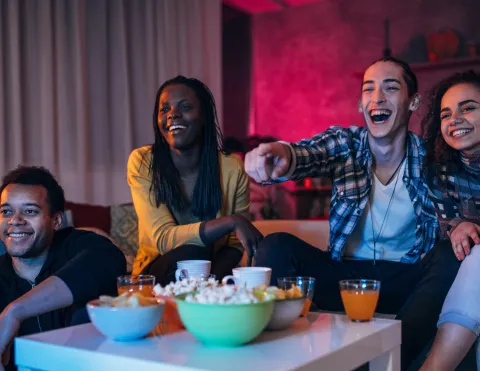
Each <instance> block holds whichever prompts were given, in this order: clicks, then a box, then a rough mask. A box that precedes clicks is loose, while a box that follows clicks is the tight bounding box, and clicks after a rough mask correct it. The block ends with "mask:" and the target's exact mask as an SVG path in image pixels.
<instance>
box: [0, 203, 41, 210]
mask: <svg viewBox="0 0 480 371" xmlns="http://www.w3.org/2000/svg"><path fill="white" fill-rule="evenodd" d="M22 206H27V207H32V206H34V207H37V208H39V209H41V207H40V205H39V204H36V203H35V202H27V203H24V204H22ZM0 207H11V205H10V204H9V203H8V202H5V203H4V204H1V205H0Z"/></svg>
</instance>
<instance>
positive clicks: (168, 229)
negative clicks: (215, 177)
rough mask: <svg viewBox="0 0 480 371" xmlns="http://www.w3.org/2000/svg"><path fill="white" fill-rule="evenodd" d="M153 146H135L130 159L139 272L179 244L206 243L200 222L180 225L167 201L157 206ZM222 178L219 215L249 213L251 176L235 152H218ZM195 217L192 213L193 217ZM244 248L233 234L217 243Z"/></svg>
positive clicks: (201, 244)
mask: <svg viewBox="0 0 480 371" xmlns="http://www.w3.org/2000/svg"><path fill="white" fill-rule="evenodd" d="M150 148H151V147H150V146H145V147H141V148H137V149H135V150H134V151H133V152H132V153H131V154H130V157H129V159H128V166H127V180H128V185H129V186H130V190H131V192H132V199H133V204H134V206H135V211H136V213H137V216H138V237H139V248H138V253H137V256H136V258H135V262H134V264H133V272H132V273H133V274H140V272H141V271H142V269H143V268H145V266H146V265H147V264H149V263H150V262H151V261H153V260H154V259H155V258H156V257H157V256H158V255H159V254H165V253H167V252H168V251H169V250H171V249H174V248H176V247H179V246H182V245H186V244H191V245H199V246H204V244H203V243H202V240H201V239H200V224H201V222H192V223H191V224H184V225H177V223H176V221H175V218H174V217H173V215H172V214H171V212H170V210H169V209H168V207H167V206H166V205H165V204H161V205H160V206H159V207H158V208H157V207H156V206H155V198H154V196H153V194H151V193H150V185H151V182H152V180H151V176H149V173H148V172H149V168H150V162H151V159H152V153H151V151H150ZM219 161H220V181H221V182H222V190H223V205H222V209H221V210H220V211H219V212H218V213H217V218H220V217H222V216H226V215H232V214H244V215H246V214H247V213H248V209H249V207H250V194H249V179H248V176H247V174H246V173H245V170H244V169H243V163H242V160H240V158H239V157H238V156H236V155H224V154H223V153H219ZM192 220H193V216H192ZM224 245H228V246H232V247H236V248H238V249H239V250H241V251H242V252H243V247H242V244H241V243H240V241H239V240H238V238H237V237H236V236H235V234H234V233H231V234H229V235H227V236H225V237H224V238H222V239H221V240H220V241H217V243H216V244H215V246H216V247H220V246H224Z"/></svg>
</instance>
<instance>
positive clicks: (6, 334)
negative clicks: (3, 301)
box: [0, 307, 20, 371]
mask: <svg viewBox="0 0 480 371" xmlns="http://www.w3.org/2000/svg"><path fill="white" fill-rule="evenodd" d="M19 329H20V320H19V319H18V318H17V316H16V315H15V310H14V309H13V307H7V308H5V310H4V311H3V312H2V313H1V314H0V354H1V356H2V362H1V363H0V371H4V367H3V366H6V365H8V363H9V362H10V350H11V346H12V344H13V339H14V338H15V336H16V335H17V333H18V330H19Z"/></svg>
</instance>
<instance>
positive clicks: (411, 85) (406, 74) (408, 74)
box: [370, 57, 418, 97]
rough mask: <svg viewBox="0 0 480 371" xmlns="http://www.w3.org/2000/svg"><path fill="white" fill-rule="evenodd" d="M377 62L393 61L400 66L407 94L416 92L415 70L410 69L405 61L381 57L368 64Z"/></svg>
mask: <svg viewBox="0 0 480 371" xmlns="http://www.w3.org/2000/svg"><path fill="white" fill-rule="evenodd" d="M378 62H391V63H395V64H396V65H397V66H400V67H401V68H402V70H403V78H404V80H405V82H406V83H407V89H408V96H409V97H411V96H413V95H414V94H416V93H418V80H417V76H416V75H415V72H413V71H412V68H411V67H410V65H409V64H408V63H407V62H404V61H402V60H401V59H398V58H395V57H382V58H380V59H377V60H376V61H375V62H373V63H372V64H371V65H370V66H373V65H374V64H375V63H378Z"/></svg>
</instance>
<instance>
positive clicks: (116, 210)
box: [110, 204, 138, 272]
mask: <svg viewBox="0 0 480 371" xmlns="http://www.w3.org/2000/svg"><path fill="white" fill-rule="evenodd" d="M110 216H111V222H112V228H111V229H110V235H111V236H112V238H113V240H114V241H115V243H116V244H117V246H118V247H119V248H120V250H122V252H123V254H124V255H125V258H126V259H127V271H128V272H131V271H132V264H133V261H134V259H135V256H136V255H137V251H138V218H137V214H136V212H135V208H134V207H133V204H122V205H114V206H112V207H111V208H110Z"/></svg>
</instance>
